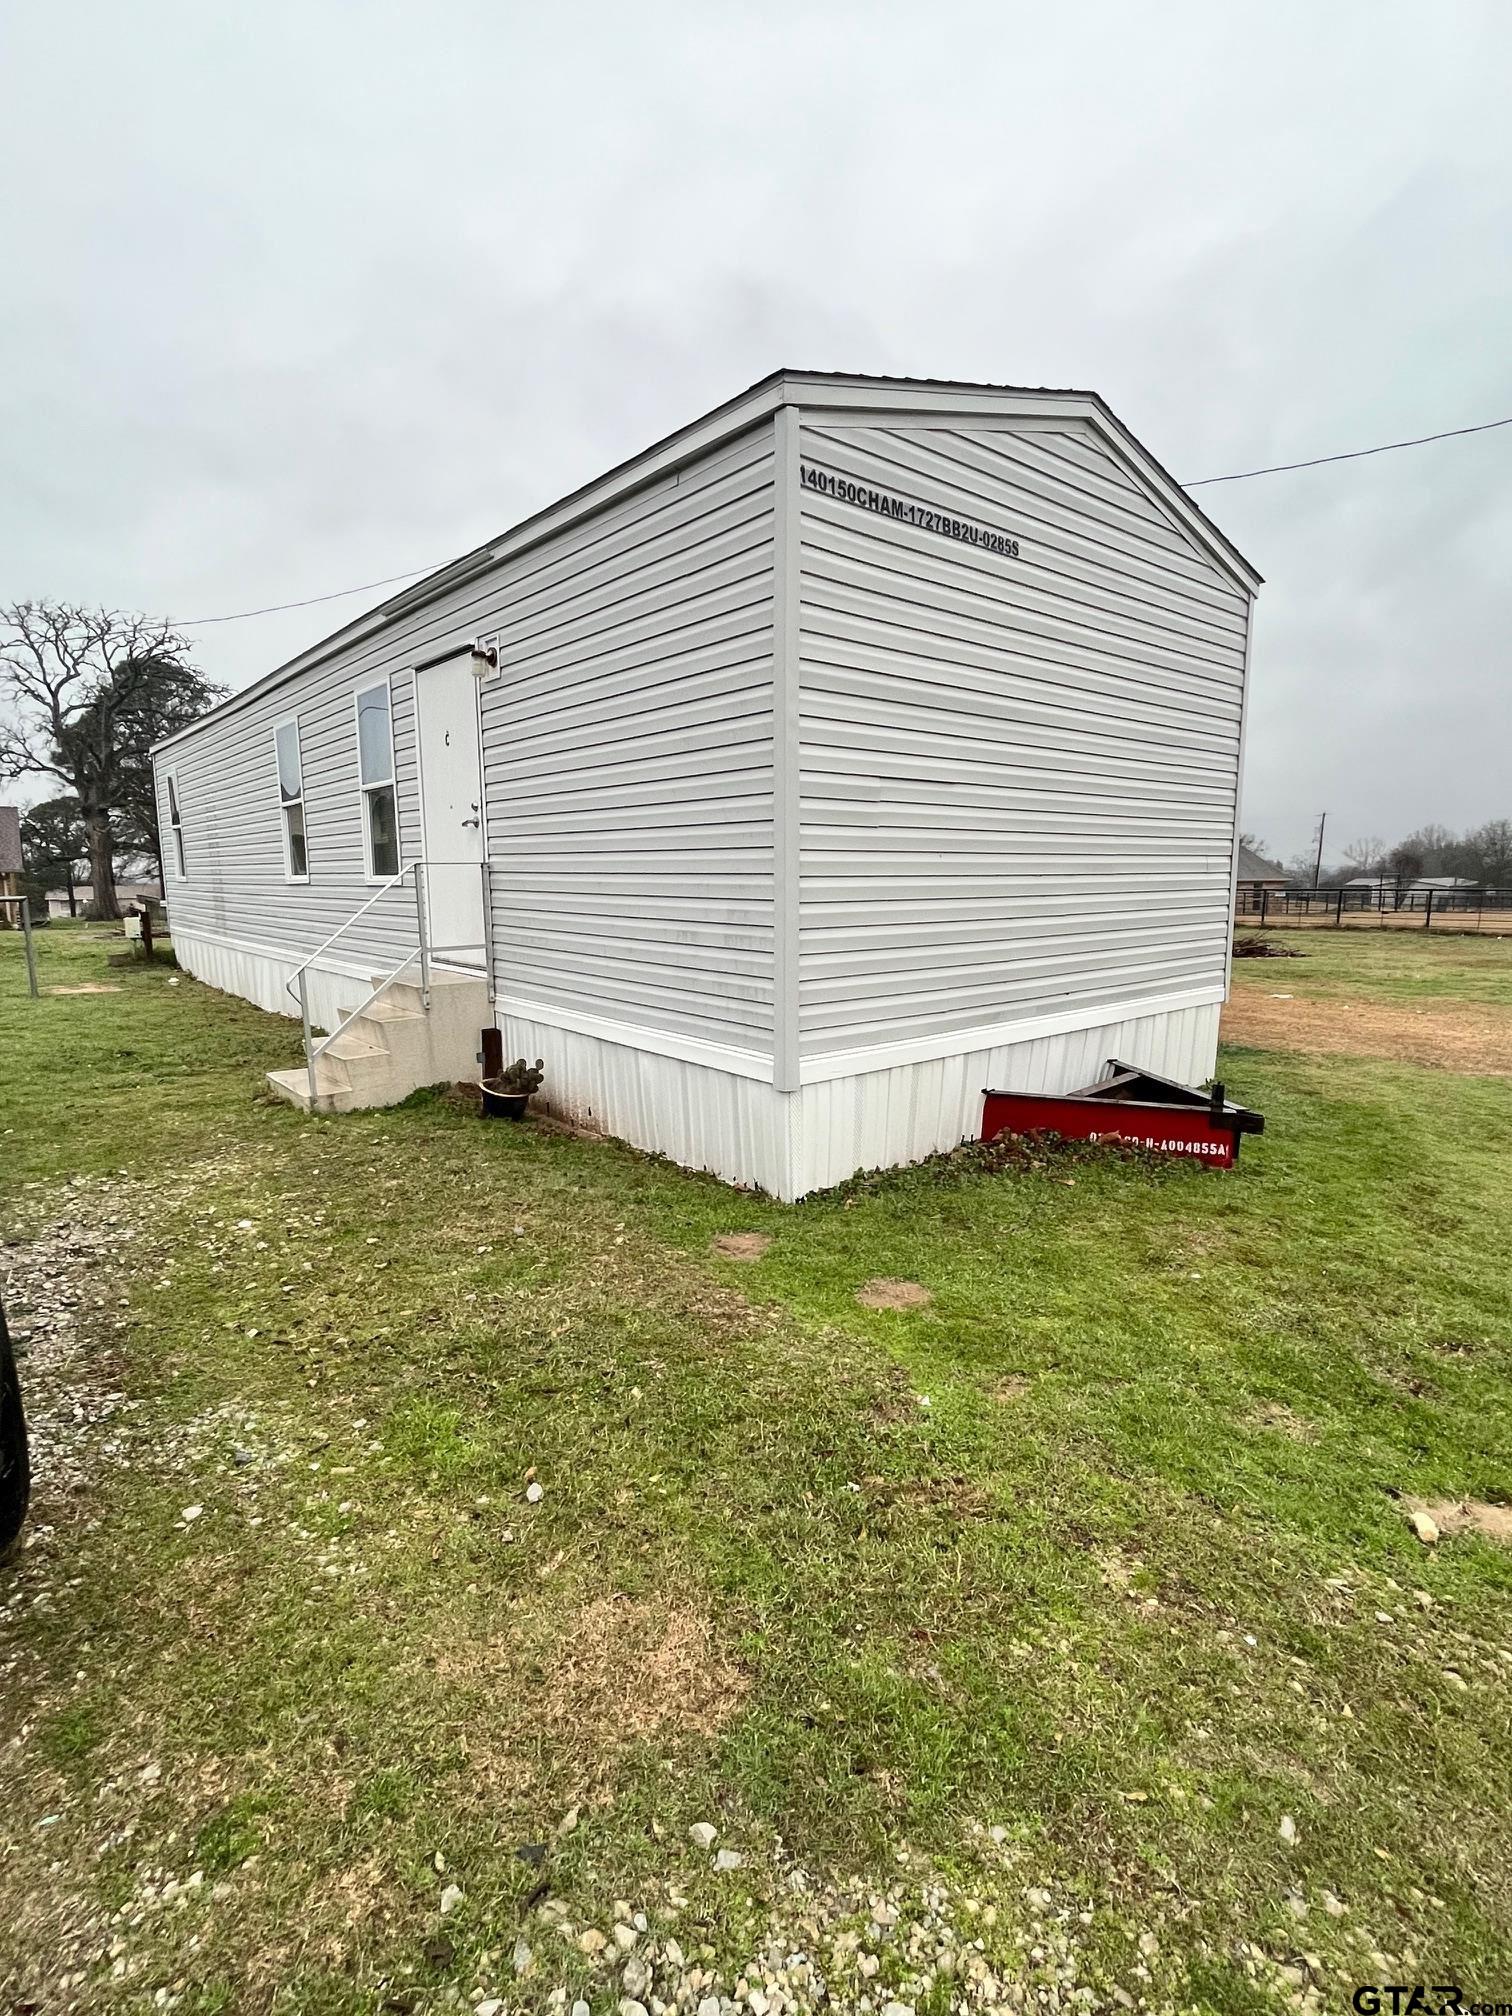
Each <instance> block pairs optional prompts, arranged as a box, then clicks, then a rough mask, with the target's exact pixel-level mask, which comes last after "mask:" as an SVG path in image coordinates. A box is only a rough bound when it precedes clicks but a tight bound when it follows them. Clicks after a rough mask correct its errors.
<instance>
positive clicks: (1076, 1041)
mask: <svg viewBox="0 0 1512 2016" xmlns="http://www.w3.org/2000/svg"><path fill="white" fill-rule="evenodd" d="M1218 1016H1219V1004H1218V1003H1216V1002H1214V1003H1204V1004H1201V1005H1199V1006H1195V1007H1186V1008H1176V1009H1171V1010H1167V1011H1163V1012H1160V1013H1156V1014H1145V1015H1139V1016H1133V1017H1130V1018H1128V1019H1126V1020H1122V1021H1119V1020H1113V1021H1108V1022H1105V1023H1101V1024H1099V1025H1098V1026H1096V1027H1095V1028H1090V1029H1076V1030H1068V1031H1064V1032H1061V1033H1060V1034H1055V1035H1042V1036H1039V1037H1036V1038H1034V1039H1032V1040H1030V1041H1026V1042H1021V1043H1004V1044H998V1045H995V1046H994V1047H992V1048H990V1049H982V1050H971V1051H966V1052H963V1053H960V1054H957V1055H956V1056H953V1057H936V1058H929V1059H927V1060H925V1061H922V1062H916V1063H910V1064H900V1065H894V1066H892V1067H890V1068H888V1069H886V1070H880V1071H861V1072H856V1073H853V1074H852V1075H850V1076H848V1077H836V1078H831V1079H829V1080H827V1081H825V1082H824V1083H821V1084H813V1085H805V1086H804V1087H803V1089H802V1090H801V1091H799V1092H796V1093H785V1092H778V1091H777V1090H775V1089H774V1087H772V1086H771V1085H769V1084H765V1083H763V1082H761V1081H760V1080H757V1079H754V1078H749V1077H744V1076H737V1075H735V1074H733V1073H731V1072H728V1071H721V1070H718V1069H715V1068H713V1067H711V1066H709V1065H704V1064H695V1063H691V1062H689V1061H687V1060H686V1059H683V1058H676V1057H665V1056H660V1055H658V1054H657V1053H655V1052H654V1051H651V1050H647V1049H643V1048H640V1047H638V1046H636V1045H633V1044H630V1043H618V1042H615V1041H613V1040H611V1039H609V1038H607V1037H603V1036H588V1035H584V1034H581V1033H579V1032H577V1031H573V1030H566V1029H561V1028H557V1027H556V1026H554V1025H553V1024H551V1023H549V1022H543V1021H539V1020H536V1019H534V1018H532V1017H526V1016H521V1015H518V1014H515V1013H513V1012H509V1011H505V1012H504V1013H502V1014H501V1017H500V1021H501V1026H502V1028H503V1030H504V1039H505V1046H506V1048H507V1050H508V1052H509V1054H510V1055H511V1056H528V1057H532V1058H534V1057H540V1058H542V1059H544V1061H545V1066H546V1086H545V1091H544V1093H543V1098H544V1100H545V1102H546V1103H547V1105H548V1106H549V1107H550V1109H551V1110H552V1111H554V1112H557V1113H560V1114H561V1115H562V1116H563V1117H564V1118H567V1119H570V1120H573V1121H574V1122H576V1123H577V1124H579V1125H583V1126H587V1127H591V1128H593V1129H595V1130H597V1131H598V1132H600V1133H604V1134H611V1135H614V1136H617V1137H618V1138H619V1139H620V1140H623V1141H628V1142H630V1143H631V1144H632V1145H633V1146H635V1147H637V1148H642V1149H646V1150H648V1151H649V1152H651V1153H653V1154H659V1155H666V1156H668V1157H669V1158H670V1159H671V1160H672V1161H674V1162H678V1163H680V1164H681V1165H682V1166H683V1167H684V1168H687V1169H703V1170H708V1171H710V1172H711V1173H712V1174H714V1175H716V1176H720V1177H723V1178H724V1180H725V1181H726V1182H729V1183H737V1184H742V1185H746V1186H750V1187H754V1188H759V1189H762V1190H766V1191H768V1192H770V1193H771V1194H772V1195H773V1196H776V1197H780V1198H783V1199H785V1200H787V1201H789V1202H791V1201H793V1200H795V1199H797V1198H799V1197H803V1196H807V1195H808V1194H809V1193H810V1192H811V1191H814V1190H823V1189H827V1188H828V1187H829V1186H830V1185H831V1184H834V1183H840V1182H843V1181H844V1180H845V1178H846V1177H847V1176H851V1175H854V1174H855V1172H856V1171H857V1170H860V1169H878V1168H890V1167H893V1166H895V1165H897V1164H900V1163H906V1162H918V1161H922V1160H923V1159H924V1157H925V1156H928V1155H933V1154H936V1153H938V1152H939V1151H941V1150H942V1149H948V1148H954V1147H958V1146H959V1145H960V1143H961V1142H962V1141H968V1140H972V1139H974V1138H975V1136H976V1135H977V1133H978V1131H979V1129H980V1126H981V1118H982V1091H983V1088H984V1087H986V1086H988V1085H992V1086H995V1087H999V1088H1001V1089H1004V1090H1008V1091H1048V1092H1069V1091H1072V1090H1074V1089H1075V1087H1077V1086H1078V1085H1083V1084H1087V1083H1089V1082H1090V1081H1091V1080H1093V1079H1094V1078H1096V1077H1097V1076H1098V1075H1099V1074H1100V1072H1101V1070H1102V1067H1103V1064H1104V1063H1105V1061H1106V1060H1107V1059H1108V1058H1109V1057H1114V1056H1117V1057H1121V1058H1123V1059H1124V1060H1125V1061H1126V1062H1128V1063H1131V1064H1142V1065H1144V1066H1145V1067H1146V1069H1148V1070H1151V1071H1158V1072H1160V1073H1162V1074H1163V1075H1165V1076H1167V1077H1171V1078H1179V1079H1181V1080H1182V1081H1184V1082H1185V1083H1188V1084H1198V1083H1200V1082H1201V1081H1202V1080H1203V1079H1205V1078H1207V1077H1209V1076H1211V1074H1212V1070H1213V1066H1214V1062H1215V1060H1216V1058H1217V1051H1218Z"/></svg>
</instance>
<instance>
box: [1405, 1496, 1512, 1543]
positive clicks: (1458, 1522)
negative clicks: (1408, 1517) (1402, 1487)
mask: <svg viewBox="0 0 1512 2016" xmlns="http://www.w3.org/2000/svg"><path fill="white" fill-rule="evenodd" d="M1402 1503H1403V1505H1405V1506H1406V1508H1407V1510H1408V1512H1409V1513H1412V1512H1426V1513H1427V1515H1428V1517H1429V1518H1430V1519H1431V1520H1432V1521H1433V1523H1434V1525H1435V1526H1437V1528H1438V1530H1439V1537H1440V1538H1441V1539H1444V1540H1453V1539H1455V1538H1456V1537H1457V1536H1458V1535H1459V1534H1461V1533H1479V1534H1480V1536H1481V1538H1482V1539H1484V1540H1499V1541H1500V1542H1501V1543H1502V1545H1503V1546H1504V1547H1512V1505H1487V1504H1485V1503H1483V1502H1482V1500H1480V1499H1478V1498H1444V1499H1441V1500H1438V1501H1434V1500H1432V1499H1428V1498H1406V1497H1404V1498H1403V1500H1402Z"/></svg>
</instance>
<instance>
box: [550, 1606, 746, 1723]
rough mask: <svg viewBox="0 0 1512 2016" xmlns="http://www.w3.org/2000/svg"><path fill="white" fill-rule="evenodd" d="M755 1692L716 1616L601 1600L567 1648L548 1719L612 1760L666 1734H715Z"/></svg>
mask: <svg viewBox="0 0 1512 2016" xmlns="http://www.w3.org/2000/svg"><path fill="white" fill-rule="evenodd" d="M749 1691H750V1681H749V1680H748V1679H747V1677H746V1676H745V1674H744V1673H742V1672H741V1670H740V1668H739V1667H738V1666H737V1665H735V1663H734V1662H733V1661H732V1660H730V1659H728V1658H726V1657H725V1655H724V1653H723V1652H722V1651H721V1650H720V1648H719V1647H718V1646H717V1645H716V1644H715V1642H714V1633H713V1628H712V1626H711V1625H710V1623H709V1620H708V1618H707V1617H704V1616H702V1615H700V1614H699V1613H698V1612H697V1611H695V1610H693V1609H691V1608H689V1607H688V1606H687V1605H685V1604H681V1603H677V1602H675V1601H673V1600H671V1599H670V1598H666V1597H662V1598H654V1599H646V1600H634V1599H632V1598H630V1597H626V1596H599V1597H595V1598H594V1600H593V1601H592V1602H591V1603H587V1604H585V1605H584V1606H583V1608H582V1609H581V1610H579V1611H578V1613H577V1615H576V1616H575V1617H574V1618H573V1619H572V1620H571V1621H570V1622H569V1624H568V1626H567V1628H566V1630H565V1631H564V1632H563V1634H562V1636H561V1637H560V1639H559V1640H558V1642H557V1646H556V1651H555V1657H554V1660H553V1662H552V1664H551V1665H550V1666H549V1668H548V1670H547V1674H546V1682H545V1691H544V1695H543V1697H542V1700H541V1703H540V1712H541V1715H542V1717H543V1719H544V1720H545V1722H546V1723H547V1724H548V1725H549V1726H550V1727H551V1728H553V1729H554V1730H556V1731H557V1732H558V1733H560V1734H562V1735H564V1736H567V1735H570V1736H574V1737H576V1738H578V1739H581V1738H582V1737H583V1736H584V1735H585V1734H587V1735H588V1736H589V1737H590V1739H592V1740H593V1742H594V1747H596V1748H600V1749H602V1750H603V1751H605V1752H608V1751H611V1750H613V1749H615V1748H617V1747H618V1746H619V1745H620V1744H622V1743H623V1742H625V1741H626V1740H627V1739H628V1738H632V1737H637V1736H649V1735H652V1734H655V1733H658V1732H662V1731H676V1732H678V1733H680V1734H683V1735H690V1736H715V1735H717V1734H718V1733H719V1731H720V1730H721V1729H723V1728H724V1726H725V1724H726V1723H728V1722H730V1721H731V1720H733V1718H734V1717H735V1715H736V1714H737V1713H738V1712H739V1710H740V1707H741V1704H742V1703H743V1702H744V1700H745V1697H746V1695H747V1693H748V1692H749Z"/></svg>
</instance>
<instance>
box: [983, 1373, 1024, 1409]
mask: <svg viewBox="0 0 1512 2016" xmlns="http://www.w3.org/2000/svg"><path fill="white" fill-rule="evenodd" d="M1028 1391H1029V1381H1028V1380H1027V1379H1026V1378H1024V1377H1023V1375H1022V1374H1021V1373H1018V1372H1010V1373H1009V1375H1008V1377H1007V1378H1006V1379H999V1381H998V1383H997V1384H996V1386H994V1387H993V1389H992V1397H993V1399H994V1400H1000V1401H1001V1402H1002V1404H1003V1405H1004V1406H1005V1407H1006V1406H1009V1405H1010V1404H1011V1403H1012V1402H1013V1401H1015V1400H1022V1399H1023V1397H1024V1395H1025V1394H1026V1393H1027V1392H1028Z"/></svg>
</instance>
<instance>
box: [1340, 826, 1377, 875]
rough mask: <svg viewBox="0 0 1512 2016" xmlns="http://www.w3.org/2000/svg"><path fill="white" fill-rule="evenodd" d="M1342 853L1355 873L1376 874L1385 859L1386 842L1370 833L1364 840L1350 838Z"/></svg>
mask: <svg viewBox="0 0 1512 2016" xmlns="http://www.w3.org/2000/svg"><path fill="white" fill-rule="evenodd" d="M1343 853H1344V859H1345V861H1346V862H1347V863H1348V865H1349V866H1350V867H1351V868H1353V869H1354V871H1355V873H1356V874H1357V875H1378V874H1379V873H1380V872H1381V868H1382V865H1383V863H1384V862H1385V859H1386V842H1385V841H1384V840H1382V839H1381V838H1380V837H1379V836H1378V835H1375V834H1372V835H1371V836H1370V837H1369V838H1368V839H1365V840H1351V841H1350V843H1349V845H1348V846H1347V847H1346V848H1345V849H1344V850H1343Z"/></svg>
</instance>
